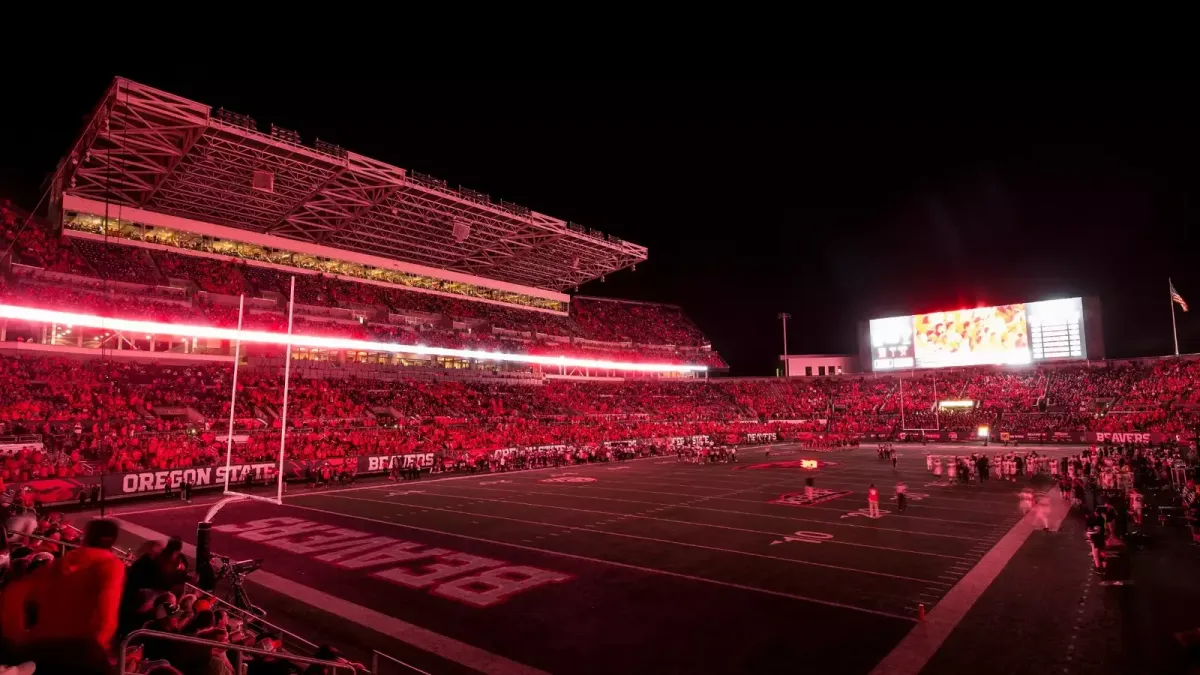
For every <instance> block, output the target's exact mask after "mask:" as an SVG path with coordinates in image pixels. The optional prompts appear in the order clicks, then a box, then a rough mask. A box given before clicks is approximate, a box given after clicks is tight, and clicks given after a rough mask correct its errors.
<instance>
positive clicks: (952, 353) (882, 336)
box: [870, 298, 1087, 371]
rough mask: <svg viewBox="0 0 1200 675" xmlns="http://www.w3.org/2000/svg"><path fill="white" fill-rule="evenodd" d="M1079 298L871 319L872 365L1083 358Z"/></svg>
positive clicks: (894, 367) (1018, 362)
mask: <svg viewBox="0 0 1200 675" xmlns="http://www.w3.org/2000/svg"><path fill="white" fill-rule="evenodd" d="M1083 325H1084V321H1083V302H1082V300H1081V299H1080V298H1067V299H1064V300H1046V301H1041V302H1025V303H1017V304H1013V305H1000V306H997V307H977V308H974V309H956V310H950V311H945V312H930V313H928V314H917V315H914V316H897V317H890V318H886V319H874V320H872V321H871V322H870V339H871V367H872V369H873V370H877V371H878V370H898V369H909V368H946V367H956V366H957V367H962V366H978V365H1023V364H1029V363H1035V362H1039V361H1053V360H1061V359H1083V358H1087V350H1086V348H1085V344H1086V342H1085V339H1084V331H1083Z"/></svg>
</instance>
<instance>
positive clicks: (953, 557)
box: [336, 494, 966, 560]
mask: <svg viewBox="0 0 1200 675" xmlns="http://www.w3.org/2000/svg"><path fill="white" fill-rule="evenodd" d="M425 496H433V497H437V496H441V495H436V494H434V495H425ZM336 498H337V499H352V500H355V501H364V502H376V503H379V504H400V503H401V502H396V501H391V500H387V501H385V500H381V499H367V498H365V497H336ZM483 501H486V502H495V503H497V504H514V505H517V506H532V507H535V508H540V509H555V510H559V511H575V512H578V513H594V514H597V515H609V516H617V515H619V516H621V517H620V518H614V519H612V520H607V521H600V522H599V523H598V524H600V525H611V524H614V523H618V522H620V521H621V520H625V519H628V518H637V519H638V520H653V521H656V522H661V523H675V524H678V525H693V526H696V527H711V528H713V529H718V530H730V531H732V532H746V533H749V534H763V535H768V536H771V537H785V536H788V535H790V534H791V533H790V532H786V533H785V532H767V531H764V530H751V529H748V528H744V527H732V526H728V525H717V524H714V523H697V522H693V521H690V520H675V519H673V518H657V517H653V516H643V515H638V514H634V513H630V514H618V513H613V512H611V511H596V510H593V509H577V508H573V507H569V506H553V505H550V504H531V503H529V502H517V501H510V500H507V499H485V500H483ZM464 513H465V512H464ZM471 523H472V524H477V523H476V521H471ZM825 543H828V544H841V545H843V546H855V547H859V548H870V549H876V550H880V551H894V552H896V553H910V554H913V555H923V556H929V557H933V558H947V559H950V560H966V558H964V557H963V556H957V555H947V554H945V553H931V552H928V551H917V550H913V549H907V548H896V547H893V546H878V545H875V544H861V543H857V542H849V541H839V540H837V539H831V540H829V541H827V542H825Z"/></svg>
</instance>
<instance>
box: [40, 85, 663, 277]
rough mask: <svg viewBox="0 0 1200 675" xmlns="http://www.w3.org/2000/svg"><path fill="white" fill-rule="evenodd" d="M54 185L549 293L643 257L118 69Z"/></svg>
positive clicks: (623, 244) (639, 249)
mask: <svg viewBox="0 0 1200 675" xmlns="http://www.w3.org/2000/svg"><path fill="white" fill-rule="evenodd" d="M256 172H269V173H270V174H272V175H273V179H274V184H273V189H272V190H270V191H265V190H262V189H256V188H255V187H254V183H253V181H254V176H255V173H256ZM60 180H61V185H62V191H63V192H66V193H69V194H73V195H77V196H80V197H86V198H88V199H94V200H98V201H108V202H110V203H113V204H118V205H128V206H133V207H137V208H142V209H148V210H151V211H158V212H161V213H167V214H170V215H175V216H181V217H186V218H192V219H195V220H201V221H205V222H210V223H215V224H218V225H225V226H229V227H237V228H241V229H246V230H250V231H254V232H259V233H265V234H271V235H275V236H279V237H285V238H289V239H294V240H298V241H305V242H312V243H316V244H322V245H325V246H330V247H334V248H340V249H344V250H349V251H356V252H360V253H366V254H370V255H376V256H382V257H386V258H392V259H394V260H399V261H403V262H409V263H416V264H420V265H427V266H430V267H436V268H440V269H448V270H456V271H460V272H466V273H468V274H474V275H478V276H482V277H487V278H490V279H496V280H499V281H507V282H511V283H516V284H522V285H526V286H534V287H538V288H546V289H551V290H556V291H561V290H565V289H568V288H570V287H572V286H577V285H579V284H582V283H585V282H587V281H591V280H593V279H596V278H599V277H601V276H603V275H606V274H612V273H613V272H615V271H617V270H620V269H624V268H626V267H629V266H631V265H635V264H637V263H639V262H642V261H643V260H645V259H646V248H645V247H644V246H638V245H636V244H633V243H630V242H627V241H623V240H620V239H617V238H615V237H611V236H605V235H602V234H600V233H597V232H595V231H590V230H585V229H584V228H581V227H579V226H578V225H573V224H571V223H567V222H566V221H563V220H560V219H557V218H552V217H550V216H546V215H543V214H540V213H537V212H533V211H529V210H527V209H524V208H521V207H517V206H514V205H510V204H507V203H502V204H500V205H497V204H494V203H492V202H491V201H490V200H489V199H487V198H486V196H484V195H481V194H479V193H475V192H473V191H469V190H461V191H460V190H454V189H450V188H447V187H446V186H445V185H444V184H442V183H441V182H439V181H436V180H433V179H428V178H425V177H415V176H413V175H410V174H409V173H408V172H406V171H405V170H404V169H399V168H396V167H394V166H391V165H389V164H385V163H383V162H379V161H376V160H373V159H370V158H368V157H364V156H362V155H359V154H356V153H353V152H347V153H344V155H343V156H340V157H339V156H335V155H332V154H326V153H323V152H318V151H317V150H314V149H311V148H308V147H305V146H302V145H297V144H293V143H289V142H287V141H284V140H281V139H278V138H272V137H270V136H268V135H266V134H263V133H260V132H258V131H256V130H252V129H247V128H244V127H240V126H235V125H233V124H230V123H227V122H224V121H222V120H219V119H217V118H216V117H214V116H213V114H212V108H210V107H209V106H206V105H203V104H200V103H196V102H194V101H189V100H187V99H184V98H180V97H178V96H175V95H173V94H168V93H166V92H163V91H159V90H157V89H154V88H152V87H148V86H145V85H142V84H138V83H136V82H132V81H129V80H125V79H121V78H117V79H116V80H114V82H113V84H112V86H111V87H110V88H109V89H108V91H107V92H106V93H105V95H104V98H103V99H102V101H101V103H100V105H99V106H98V107H97V109H96V112H95V114H94V115H93V117H92V119H91V120H90V121H89V123H88V125H87V127H86V128H85V129H84V131H83V133H82V134H81V135H80V137H79V139H78V140H77V142H76V143H75V145H74V147H73V149H72V151H71V154H70V155H68V156H67V157H66V158H65V159H64V164H63V172H62V174H61V177H60ZM456 226H458V229H459V230H460V232H459V233H458V236H456V232H455V229H456ZM464 226H465V228H469V232H466V236H465V237H464V236H462V235H463V232H462V230H463V229H464Z"/></svg>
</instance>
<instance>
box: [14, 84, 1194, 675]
mask: <svg viewBox="0 0 1200 675" xmlns="http://www.w3.org/2000/svg"><path fill="white" fill-rule="evenodd" d="M0 204H2V208H0V223H2V226H3V237H2V238H0V253H2V256H0V462H2V464H3V465H2V467H0V491H3V493H4V500H3V508H4V512H5V513H4V518H5V521H4V522H5V526H6V530H5V537H4V544H3V545H4V549H3V554H2V556H0V562H2V565H3V572H2V576H0V649H2V651H0V664H2V665H3V666H6V668H0V671H2V672H21V673H26V672H34V671H33V670H32V668H34V667H36V672H38V673H59V672H62V673H112V672H117V673H122V674H124V673H157V674H162V673H184V674H185V675H191V674H192V673H210V672H212V673H216V672H220V673H230V674H231V675H232V674H234V673H243V672H244V673H249V674H250V675H254V674H256V673H292V672H295V673H317V672H320V673H334V672H342V673H353V672H370V673H375V674H377V675H387V674H392V673H397V674H399V673H405V674H410V673H421V674H424V675H443V674H450V673H501V674H508V675H535V674H540V673H581V674H596V675H600V674H610V675H611V674H615V673H783V672H799V673H823V674H832V673H845V674H863V675H866V674H879V675H883V674H901V673H910V674H913V675H915V674H916V673H922V674H924V675H940V674H943V673H946V674H949V673H962V672H968V671H970V672H976V673H992V672H995V673H1001V672H1004V673H1012V672H1039V671H1040V672H1047V673H1050V672H1059V673H1108V672H1113V673H1116V672H1146V673H1151V672H1154V673H1167V672H1190V671H1188V670H1186V668H1188V667H1190V665H1189V664H1192V663H1193V662H1194V661H1193V659H1194V658H1195V654H1196V649H1195V647H1194V643H1195V642H1196V639H1195V636H1196V634H1197V632H1198V629H1200V618H1198V617H1195V616H1194V611H1192V610H1191V609H1190V606H1191V605H1190V600H1191V599H1193V598H1196V599H1200V597H1197V596H1198V595H1200V591H1198V590H1197V589H1194V588H1193V586H1195V584H1194V582H1191V584H1190V585H1189V584H1185V583H1182V582H1181V581H1179V580H1180V579H1184V578H1190V577H1194V573H1193V572H1194V570H1195V567H1194V565H1195V564H1196V562H1197V559H1196V551H1195V549H1194V548H1193V547H1192V546H1193V544H1194V542H1196V541H1200V504H1197V503H1196V499H1195V497H1196V487H1195V481H1194V478H1195V472H1196V465H1197V452H1196V441H1197V433H1198V431H1200V358H1196V357H1195V356H1193V355H1188V354H1186V353H1184V354H1182V355H1181V354H1180V353H1179V350H1178V341H1176V349H1175V353H1174V354H1169V355H1165V356H1161V357H1153V358H1124V357H1120V356H1117V357H1115V358H1110V357H1109V355H1108V350H1106V345H1105V340H1104V334H1105V330H1104V324H1105V320H1106V318H1107V319H1108V320H1115V321H1121V320H1122V318H1121V317H1120V316H1109V317H1105V316H1104V315H1103V313H1102V310H1101V302H1100V299H1099V298H1098V297H1094V296H1078V297H1069V296H1068V297H1064V296H1060V295H1053V294H1049V293H1048V294H1046V295H1045V296H1042V297H1035V298H1030V299H1028V300H1027V301H1024V302H1017V303H1008V304H997V305H995V306H990V307H971V308H963V307H953V306H946V307H942V308H940V309H937V310H935V311H924V312H920V313H912V314H905V315H897V316H883V317H868V316H862V317H856V318H855V320H856V321H858V322H859V330H858V344H857V345H855V348H854V350H853V351H852V352H851V350H847V352H848V353H847V354H844V355H840V356H835V355H814V356H804V355H795V354H787V352H786V349H787V347H786V339H787V337H786V331H787V329H788V327H787V324H786V323H785V324H784V326H783V328H784V331H785V334H784V341H785V342H784V345H785V346H784V350H785V351H784V355H783V356H782V357H781V359H780V369H779V371H778V372H777V373H776V374H775V376H771V377H742V376H732V375H731V373H730V365H729V363H727V361H726V359H725V358H724V357H723V356H722V353H721V351H720V347H721V345H720V344H714V343H713V341H712V340H710V339H709V338H708V337H707V336H706V334H705V332H704V331H703V330H702V329H701V327H700V325H698V324H697V323H696V322H693V320H692V319H691V318H689V314H688V307H686V306H679V305H675V304H663V303H653V302H646V301H640V300H639V301H635V300H622V299H616V298H612V297H599V296H593V295H588V294H585V293H581V292H579V291H578V289H579V287H580V286H583V285H586V284H588V283H589V282H594V281H597V280H603V279H605V278H606V277H607V276H608V275H616V274H619V273H623V272H625V271H628V270H630V269H632V268H634V267H635V266H636V265H638V264H641V263H647V262H648V261H652V260H653V258H652V256H651V255H650V252H649V250H648V249H647V248H646V247H645V246H641V245H639V244H637V243H634V242H631V241H625V240H624V239H621V238H618V237H616V236H613V235H611V234H607V233H605V232H601V231H599V230H597V229H594V228H592V227H590V226H588V225H586V224H578V223H574V222H569V221H567V220H563V219H560V218H556V217H554V216H551V215H545V214H542V213H539V212H537V211H534V210H532V209H530V208H526V207H524V206H521V205H519V204H515V203H510V202H508V201H505V200H502V199H494V198H492V197H491V196H489V195H488V194H485V193H482V192H477V191H474V190H471V189H468V188H462V187H451V186H450V185H448V184H447V182H446V181H444V180H440V179H438V178H435V177H432V176H428V175H424V174H422V173H419V172H416V171H411V170H406V169H402V168H398V167H396V166H392V165H391V164H388V163H387V162H384V161H381V160H378V159H372V158H370V157H367V156H364V155H360V154H358V153H356V152H354V151H352V150H349V149H346V148H342V147H340V146H337V145H334V144H331V143H326V142H321V141H316V142H313V143H307V142H301V136H300V134H298V133H297V132H293V131H290V130H288V129H283V128H280V127H277V126H275V125H270V126H269V127H267V126H265V125H262V124H259V123H258V122H256V120H254V119H253V118H251V117H248V116H246V115H244V114H239V113H234V112H230V111H228V110H225V109H223V108H219V107H213V106H210V105H207V104H203V103H199V102H196V101H192V100H189V99H187V98H184V97H181V96H178V95H175V94H172V93H169V92H167V91H162V90H160V89H157V88H155V87H151V86H147V85H144V84H140V83H138V82H134V81H131V80H127V79H123V78H117V79H115V80H113V81H112V83H111V86H110V87H109V88H108V90H107V91H106V92H105V93H104V95H103V97H102V98H101V100H100V101H99V102H98V103H97V104H96V105H95V106H94V108H92V110H91V111H90V113H89V115H88V117H87V118H86V120H85V121H84V124H83V127H82V129H81V131H80V132H79V133H78V134H77V136H76V138H75V140H74V142H73V143H72V144H71V146H70V147H68V148H66V149H65V154H64V155H63V156H62V159H61V161H60V162H59V163H58V165H57V167H56V169H55V171H54V173H53V176H52V178H51V180H49V181H48V182H47V186H46V189H45V191H44V199H43V200H42V201H41V202H40V203H36V204H34V203H30V204H17V203H15V202H13V201H11V200H8V199H5V198H4V196H3V195H0ZM1168 286H1169V289H1168ZM1163 287H1164V288H1163V293H1162V295H1164V296H1168V297H1164V298H1162V301H1161V302H1162V305H1163V306H1162V308H1161V310H1162V312H1163V313H1165V312H1166V306H1167V304H1168V303H1169V304H1170V307H1171V312H1172V320H1173V321H1174V320H1176V316H1177V314H1176V313H1178V317H1180V319H1181V320H1182V318H1184V317H1187V314H1185V312H1186V311H1187V309H1188V308H1187V302H1186V300H1185V298H1184V295H1183V294H1181V292H1180V290H1177V289H1176V286H1175V283H1174V282H1170V283H1168V282H1166V279H1165V274H1164V284H1163ZM1180 289H1181V290H1182V291H1183V293H1187V292H1188V289H1186V288H1183V287H1182V286H1181V287H1180ZM1168 291H1169V295H1168ZM781 318H783V319H784V321H785V322H786V320H787V319H788V318H790V316H789V315H786V314H784V315H781ZM795 323H796V322H794V323H793V327H792V330H793V335H795V331H796V330H802V328H799V327H797V326H796V325H795ZM731 362H732V360H731ZM7 667H12V668H13V670H11V671H10V670H8V669H7Z"/></svg>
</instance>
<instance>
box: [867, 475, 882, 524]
mask: <svg viewBox="0 0 1200 675" xmlns="http://www.w3.org/2000/svg"><path fill="white" fill-rule="evenodd" d="M867 515H868V516H870V517H871V518H878V517H879V488H877V487H875V484H874V483H871V487H869V488H867Z"/></svg>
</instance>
